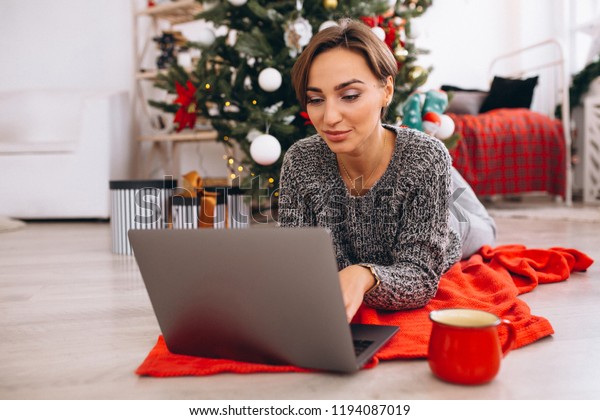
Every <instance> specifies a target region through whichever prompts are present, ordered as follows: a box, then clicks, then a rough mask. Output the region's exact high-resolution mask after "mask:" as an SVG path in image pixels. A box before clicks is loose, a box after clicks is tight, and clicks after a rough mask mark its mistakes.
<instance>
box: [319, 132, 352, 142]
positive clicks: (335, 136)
mask: <svg viewBox="0 0 600 420" xmlns="http://www.w3.org/2000/svg"><path fill="white" fill-rule="evenodd" d="M323 133H324V134H325V137H327V140H329V141H333V142H336V141H342V140H345V139H346V137H348V134H350V130H347V131H324V132H323Z"/></svg>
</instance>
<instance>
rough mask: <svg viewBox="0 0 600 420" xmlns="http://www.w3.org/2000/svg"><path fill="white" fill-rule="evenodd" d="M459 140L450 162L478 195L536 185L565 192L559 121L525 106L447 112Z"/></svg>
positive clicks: (533, 188) (518, 190) (534, 188)
mask: <svg viewBox="0 0 600 420" xmlns="http://www.w3.org/2000/svg"><path fill="white" fill-rule="evenodd" d="M450 116H451V118H452V119H453V120H454V122H455V125H456V132H457V133H460V134H461V135H462V137H463V138H462V140H461V141H460V142H459V143H458V145H457V146H456V148H455V149H453V150H451V151H450V154H451V155H452V158H453V164H454V166H455V167H456V169H457V170H458V171H459V172H460V173H461V174H462V176H463V177H464V178H465V179H466V180H467V182H468V183H469V184H470V185H471V187H472V188H473V190H474V191H475V192H476V193H477V195H478V196H483V195H494V194H517V193H523V192H532V191H542V192H548V193H549V194H552V195H563V196H564V194H565V163H564V162H565V144H564V137H563V132H562V125H561V122H560V121H559V120H553V119H550V118H548V117H547V116H545V115H542V114H538V113H536V112H533V111H530V110H528V109H497V110H493V111H490V112H486V113H484V114H480V115H455V114H450Z"/></svg>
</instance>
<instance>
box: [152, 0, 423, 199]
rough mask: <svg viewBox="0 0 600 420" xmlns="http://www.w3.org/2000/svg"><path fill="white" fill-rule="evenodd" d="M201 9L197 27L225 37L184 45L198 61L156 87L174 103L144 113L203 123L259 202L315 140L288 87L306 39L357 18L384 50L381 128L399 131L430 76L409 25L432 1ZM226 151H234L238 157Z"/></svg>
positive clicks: (174, 69) (261, 3)
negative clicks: (297, 148)
mask: <svg viewBox="0 0 600 420" xmlns="http://www.w3.org/2000/svg"><path fill="white" fill-rule="evenodd" d="M197 1H198V2H199V3H203V2H204V0H197ZM206 3H207V4H206V6H207V7H206V8H205V9H204V11H203V12H202V13H200V14H198V15H197V16H196V19H202V20H204V21H206V22H208V23H212V26H213V27H214V28H221V29H222V28H225V29H226V30H225V33H224V34H222V35H219V36H216V35H215V34H216V32H212V31H211V30H210V29H207V31H209V33H208V36H206V37H203V39H201V40H196V41H188V42H187V43H186V45H185V48H187V49H197V50H199V51H200V54H199V59H198V60H197V62H195V63H194V65H193V66H192V68H191V69H184V68H183V67H181V66H179V65H178V64H177V63H176V62H173V60H171V61H169V62H168V65H169V67H168V71H166V72H164V73H162V74H160V75H159V77H158V79H157V81H156V86H157V87H159V88H161V89H165V90H167V91H168V92H169V93H170V94H172V95H174V97H175V99H174V100H173V101H172V102H165V101H163V102H159V101H150V105H152V106H154V107H156V108H159V109H161V110H163V111H166V112H169V113H173V114H175V115H174V123H175V129H176V130H177V131H181V130H184V129H185V130H194V129H196V124H198V123H199V121H202V120H205V121H208V123H209V124H210V125H211V126H212V127H213V128H214V129H215V130H216V132H217V133H218V141H221V142H223V143H224V144H225V146H227V147H226V150H228V151H229V152H228V153H227V155H226V156H225V158H226V162H227V165H228V166H229V171H230V177H231V179H232V180H235V181H234V182H239V184H240V185H241V186H245V187H248V188H251V189H252V191H253V192H255V193H256V192H257V191H259V190H260V191H261V195H263V196H264V195H265V192H266V193H267V194H268V195H271V194H274V196H275V197H276V195H277V192H276V191H277V188H278V178H279V172H280V168H281V162H282V158H283V154H284V153H285V151H286V150H287V149H288V148H289V147H290V146H291V144H292V143H294V142H295V141H296V140H299V139H301V138H304V137H306V136H308V135H311V134H314V133H315V130H314V127H313V126H312V124H311V122H310V120H309V119H308V115H307V114H306V113H304V112H302V109H301V107H300V105H299V104H298V101H297V99H296V97H295V94H294V89H293V87H292V85H291V80H290V72H291V69H292V66H293V64H294V62H295V60H296V58H297V56H298V55H299V54H300V52H301V51H302V49H303V47H304V46H306V44H307V43H308V42H309V40H310V39H311V37H312V35H313V34H314V33H316V32H317V31H319V30H321V29H323V28H325V27H327V26H328V25H334V24H336V23H335V22H336V21H337V20H339V19H340V18H345V17H350V18H354V19H360V20H362V21H363V22H364V23H365V24H367V25H368V26H370V27H371V28H372V30H373V31H374V32H375V33H376V34H377V35H378V36H379V37H380V38H381V39H382V41H384V42H385V43H386V44H387V45H388V46H389V48H390V49H391V50H392V52H393V53H394V56H395V57H396V59H397V60H398V69H399V74H398V77H397V79H396V86H395V90H396V93H395V95H394V100H393V102H392V104H391V106H390V110H389V112H388V115H387V121H388V122H390V123H393V124H399V123H400V121H401V118H400V116H401V115H400V114H401V113H402V104H403V103H404V101H405V100H406V99H407V97H408V96H409V95H410V93H411V92H413V91H415V90H416V89H417V88H418V87H419V86H421V85H423V84H424V83H425V81H426V80H427V76H428V72H429V69H424V68H423V67H421V66H418V65H417V64H416V60H417V56H418V55H419V54H421V53H423V52H425V51H421V50H419V49H417V47H416V45H415V42H414V39H413V38H412V37H411V19H413V18H415V17H418V16H420V15H421V14H423V13H424V12H425V11H426V10H427V8H428V7H429V6H430V5H431V3H432V0H397V1H395V0H392V1H390V0H383V1H359V0H347V1H344V0H304V1H301V0H278V1H267V0H221V1H219V2H218V3H214V0H213V1H212V2H211V3H210V4H211V6H210V8H209V7H208V6H209V2H208V1H207V2H206ZM221 32H222V31H221ZM163 61H165V60H163ZM235 150H239V151H241V155H242V156H241V157H240V158H236V157H235V156H236V153H234V151H235Z"/></svg>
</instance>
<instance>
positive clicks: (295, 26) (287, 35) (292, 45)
mask: <svg viewBox="0 0 600 420" xmlns="http://www.w3.org/2000/svg"><path fill="white" fill-rule="evenodd" d="M312 35H313V33H312V26H311V24H310V22H309V21H308V20H306V19H304V18H303V17H302V16H300V17H298V18H296V19H295V20H293V21H289V22H287V23H286V25H285V32H284V34H283V38H284V41H285V46H286V47H288V49H289V50H290V57H291V58H295V57H296V56H297V55H298V54H300V52H301V51H302V49H303V48H304V47H305V46H307V45H308V43H309V42H310V39H311V38H312Z"/></svg>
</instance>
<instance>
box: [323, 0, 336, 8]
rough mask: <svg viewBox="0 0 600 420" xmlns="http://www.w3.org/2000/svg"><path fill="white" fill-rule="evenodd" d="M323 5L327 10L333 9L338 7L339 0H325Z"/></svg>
mask: <svg viewBox="0 0 600 420" xmlns="http://www.w3.org/2000/svg"><path fill="white" fill-rule="evenodd" d="M323 7H324V8H325V9H327V10H333V9H335V8H337V7H338V0H323Z"/></svg>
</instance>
